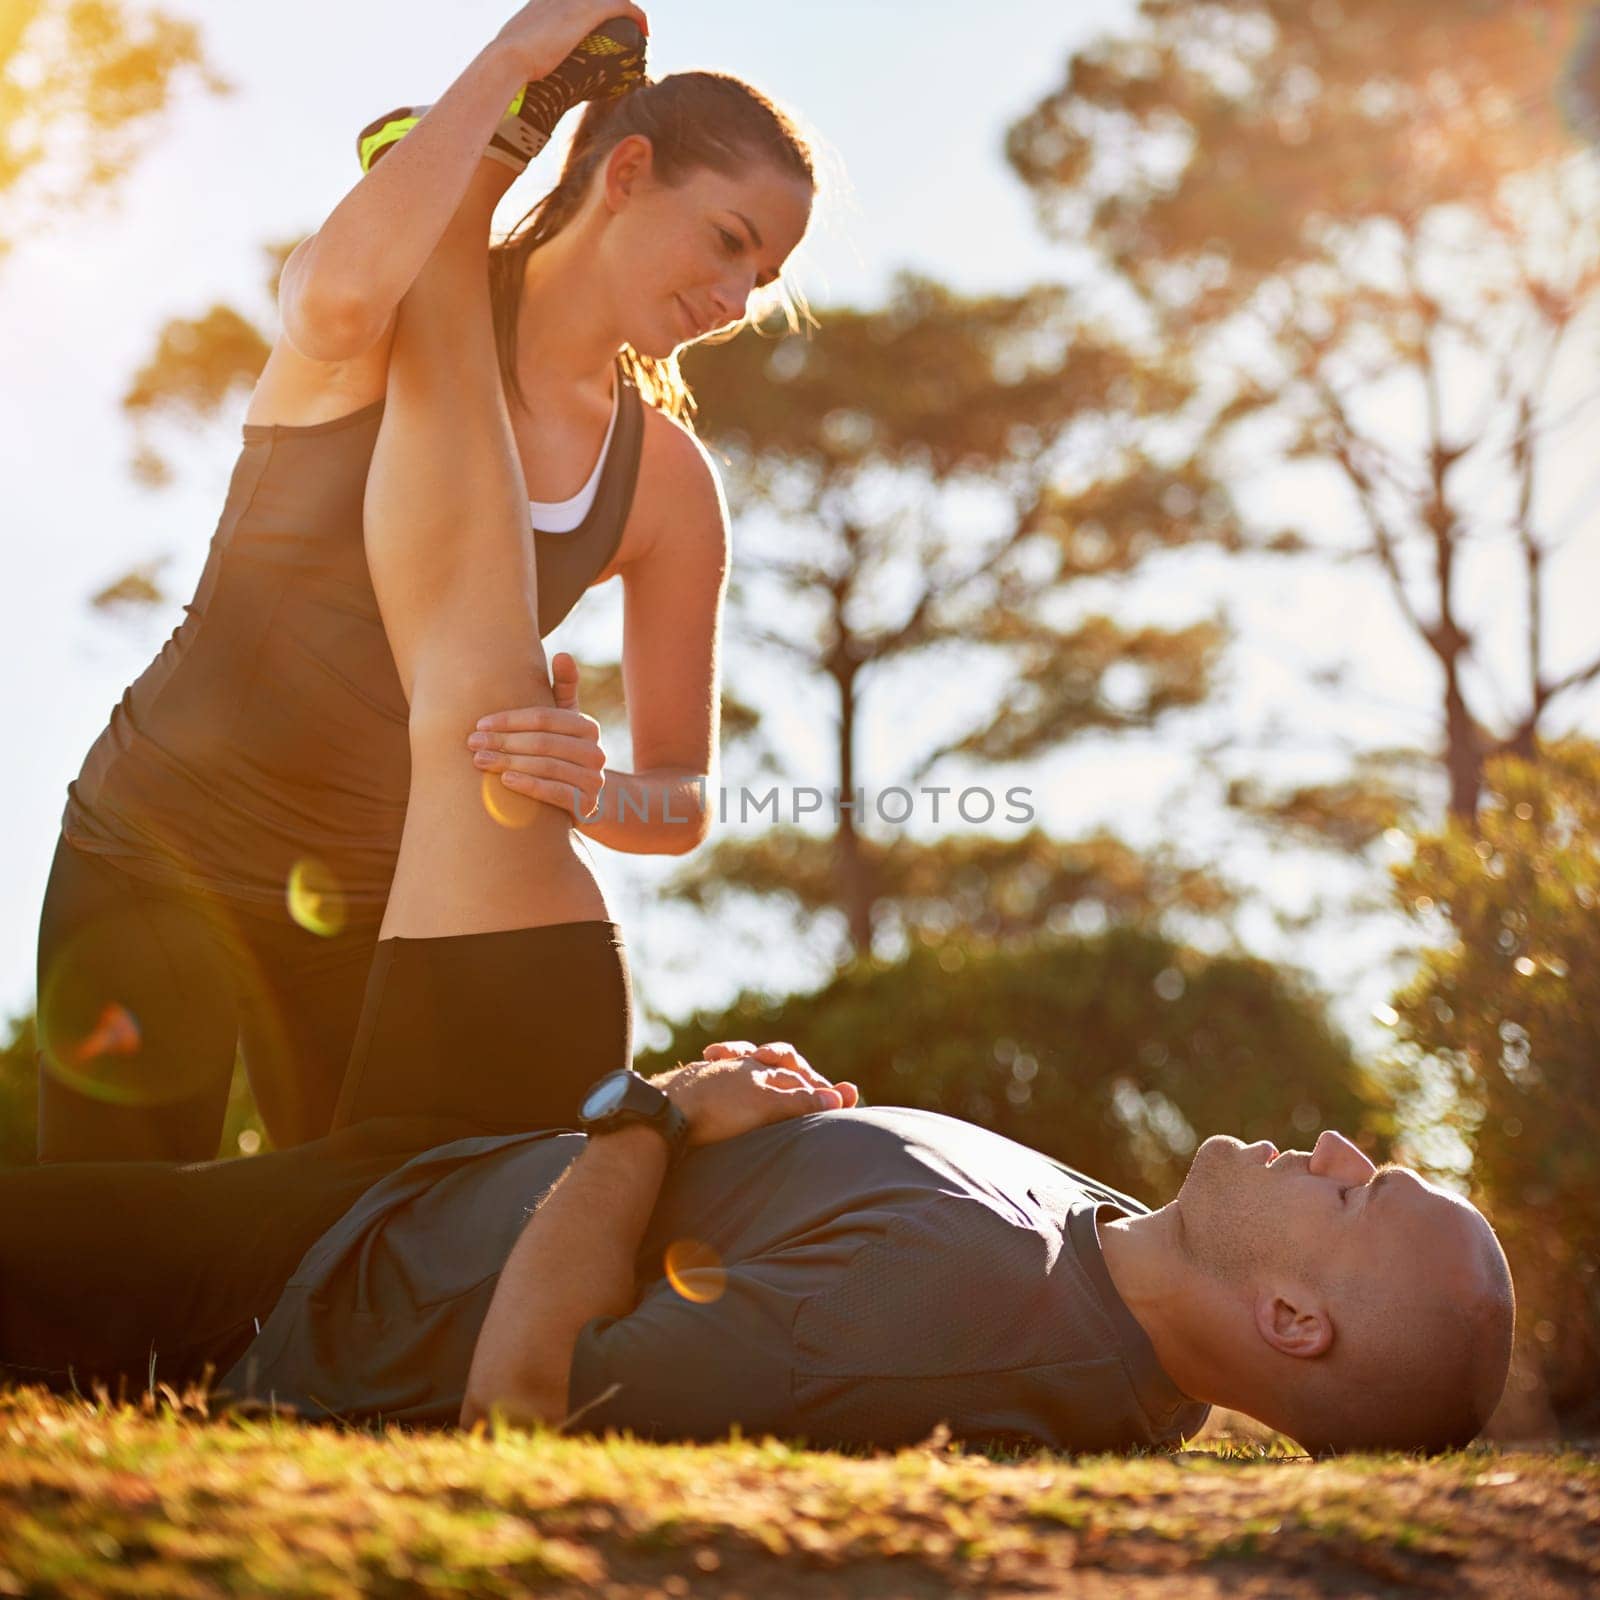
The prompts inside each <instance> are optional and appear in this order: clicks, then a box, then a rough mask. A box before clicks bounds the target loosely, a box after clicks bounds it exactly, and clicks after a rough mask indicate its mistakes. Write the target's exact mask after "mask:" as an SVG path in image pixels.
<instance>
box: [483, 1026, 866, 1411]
mask: <svg viewBox="0 0 1600 1600" xmlns="http://www.w3.org/2000/svg"><path fill="white" fill-rule="evenodd" d="M706 1058H707V1059H706V1060H703V1061H696V1062H692V1063H690V1064H689V1065H688V1066H684V1067H678V1068H676V1069H675V1070H674V1071H672V1072H665V1073H662V1074H660V1075H659V1076H658V1077H656V1078H653V1079H652V1080H651V1081H652V1082H653V1083H655V1084H656V1085H657V1087H659V1088H661V1089H664V1090H665V1091H666V1093H667V1094H668V1096H669V1097H670V1098H671V1100H672V1102H673V1104H674V1105H676V1106H677V1108H678V1110H679V1111H681V1112H682V1113H683V1116H684V1119H685V1120H686V1121H687V1123H688V1124H689V1134H688V1142H689V1143H690V1144H691V1145H697V1144H716V1143H717V1142H719V1141H720V1140H723V1139H732V1138H735V1137H737V1136H738V1135H739V1134H741V1133H747V1132H749V1131H750V1130H751V1129H752V1128H759V1127H763V1126H765V1125H766V1124H768V1123H773V1122H782V1121H785V1120H786V1119H787V1118H789V1117H797V1116H803V1115H805V1114H806V1113H807V1112H814V1111H830V1110H834V1109H837V1108H838V1107H839V1106H850V1105H854V1104H855V1103H856V1099H857V1095H856V1090H855V1086H854V1085H853V1084H848V1083H846V1084H840V1085H838V1086H837V1087H835V1086H834V1085H832V1084H830V1083H829V1082H828V1080H827V1079H826V1078H824V1077H823V1076H822V1074H821V1073H819V1072H816V1071H815V1070H814V1069H813V1068H812V1067H811V1066H810V1065H809V1063H807V1062H806V1061H805V1059H804V1058H803V1057H802V1056H800V1055H798V1054H797V1053H796V1052H795V1050H794V1048H793V1046H791V1045H787V1044H776V1045H763V1046H762V1047H761V1048H760V1049H759V1050H757V1049H756V1048H755V1046H753V1045H750V1044H748V1043H746V1042H745V1041H742V1040H741V1041H739V1042H738V1043H737V1044H721V1045H712V1046H709V1047H708V1048H707V1050H706ZM666 1170H667V1146H666V1142H665V1140H663V1139H662V1137H661V1135H660V1134H658V1133H656V1132H655V1130H654V1129H652V1128H647V1127H635V1128H623V1129H620V1130H618V1131H617V1132H615V1133H607V1134H605V1135H604V1136H602V1137H598V1138H593V1139H591V1140H590V1141H589V1143H588V1145H587V1147H586V1148H585V1149H584V1151H583V1153H582V1154H581V1155H580V1156H579V1157H578V1159H577V1160H576V1161H574V1162H573V1164H572V1165H571V1167H569V1168H568V1169H567V1171H566V1173H565V1174H564V1175H563V1176H562V1178H561V1179H560V1181H559V1182H557V1184H556V1185H555V1187H554V1188H553V1189H552V1190H551V1191H550V1193H549V1194H548V1195H547V1196H546V1197H545V1200H544V1202H543V1204H542V1205H540V1207H539V1208H538V1210H537V1211H535V1212H534V1214H533V1215H532V1216H531V1217H530V1218H529V1219H528V1223H527V1226H526V1227H525V1228H523V1230H522V1234H521V1237H520V1238H518V1240H517V1242H516V1245H515V1247H514V1248H513V1250H512V1252H511V1254H510V1256H509V1257H508V1258H507V1260H506V1264H505V1267H504V1269H503V1270H502V1271H501V1274H500V1281H499V1283H498V1284H497V1285H496V1286H495V1292H494V1298H493V1299H492V1300H491V1301H490V1303H489V1313H488V1315H487V1316H486V1317H485V1318H484V1321H483V1327H482V1329H481V1330H480V1331H479V1334H478V1343H477V1346H476V1348H475V1349H474V1350H473V1352H472V1366H471V1368H470V1370H469V1371H468V1374H467V1391H466V1398H465V1401H464V1402H463V1404H462V1407H461V1425H462V1426H463V1427H471V1426H472V1424H473V1423H475V1422H478V1421H480V1420H483V1419H486V1418H487V1417H488V1416H489V1414H490V1411H491V1410H492V1409H493V1408H495V1407H498V1408H499V1409H500V1411H501V1412H502V1414H503V1415H504V1416H505V1418H506V1420H507V1421H509V1422H513V1423H518V1424H521V1425H524V1426H532V1425H534V1424H536V1423H545V1424H550V1425H554V1424H558V1423H560V1422H563V1421H564V1420H565V1419H566V1416H567V1383H568V1379H569V1377H570V1375H571V1371H572V1352H573V1350H574V1348H575V1347H576V1345H577V1342H578V1335H579V1334H580V1333H581V1332H582V1331H583V1328H584V1326H585V1324H587V1323H589V1322H591V1321H592V1320H593V1319H594V1318H596V1317H607V1316H612V1317H616V1316H623V1315H625V1314H626V1313H628V1312H630V1311H632V1310H633V1307H634V1275H633V1269H634V1259H635V1257H636V1255H637V1254H638V1250H639V1241H640V1240H641V1239H642V1238H643V1237H644V1230H645V1228H646V1226H647V1225H648V1223H649V1221H650V1213H651V1211H652V1210H653V1209H654V1207H655V1203H656V1197H657V1195H658V1194H659V1193H660V1190H661V1180H662V1178H663V1177H664V1176H665V1175H666Z"/></svg>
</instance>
